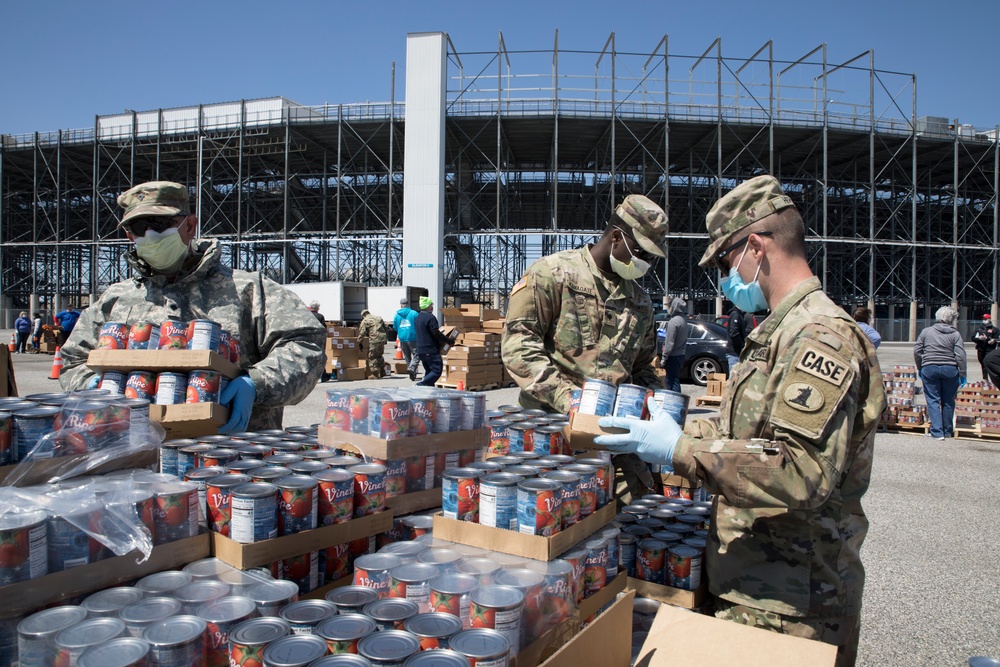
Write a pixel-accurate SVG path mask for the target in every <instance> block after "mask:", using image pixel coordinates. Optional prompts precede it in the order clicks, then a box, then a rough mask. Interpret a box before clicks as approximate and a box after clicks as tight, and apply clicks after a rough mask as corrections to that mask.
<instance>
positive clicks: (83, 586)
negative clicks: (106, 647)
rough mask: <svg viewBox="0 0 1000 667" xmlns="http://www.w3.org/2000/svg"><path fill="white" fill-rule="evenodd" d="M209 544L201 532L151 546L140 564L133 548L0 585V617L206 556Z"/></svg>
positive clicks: (137, 553) (207, 537) (34, 608)
mask: <svg viewBox="0 0 1000 667" xmlns="http://www.w3.org/2000/svg"><path fill="white" fill-rule="evenodd" d="M209 547H210V543H209V535H208V534H207V533H203V534H201V535H197V536H195V537H189V538H186V539H183V540H177V541H175V542H170V543H168V544H163V545H160V546H158V547H153V553H152V554H151V555H150V557H149V560H147V561H146V562H144V563H137V562H136V561H137V560H138V559H139V558H140V557H141V555H140V554H139V552H137V551H133V552H132V553H128V554H125V555H124V556H115V557H114V558H106V559H105V560H102V561H98V562H96V563H91V564H89V565H81V566H80V567H74V568H71V569H69V570H63V571H62V572H55V573H53V574H48V575H45V576H44V577H38V578H37V579H30V580H28V581H23V582H20V583H17V584H10V585H9V586H3V587H0V599H2V600H3V601H4V602H3V609H2V610H0V616H2V617H10V616H20V615H22V614H28V613H30V612H32V611H34V610H36V609H38V608H40V607H44V606H48V605H52V604H55V603H57V602H61V601H63V600H66V599H68V598H73V597H76V596H78V595H85V594H87V593H92V592H94V591H99V590H102V589H105V588H110V587H112V586H116V585H118V584H121V583H123V582H126V581H130V580H132V579H138V578H139V577H144V576H146V575H147V574H152V573H153V572H160V571H161V570H170V569H173V568H180V567H183V566H184V565H187V564H188V563H190V562H192V561H196V560H199V559H201V558H207V557H208V555H209Z"/></svg>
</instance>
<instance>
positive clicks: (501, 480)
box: [479, 472, 524, 530]
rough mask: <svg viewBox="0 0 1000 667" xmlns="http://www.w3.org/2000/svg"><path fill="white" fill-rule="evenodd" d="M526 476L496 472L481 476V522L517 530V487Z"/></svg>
mask: <svg viewBox="0 0 1000 667" xmlns="http://www.w3.org/2000/svg"><path fill="white" fill-rule="evenodd" d="M522 481H524V477H522V476H520V475H514V474H511V473H507V472H496V473H491V474H488V475H484V476H482V477H480V478H479V523H481V524H482V525H484V526H490V527H492V528H503V529H505V530H517V529H518V527H517V526H518V524H517V488H518V484H519V483H521V482H522Z"/></svg>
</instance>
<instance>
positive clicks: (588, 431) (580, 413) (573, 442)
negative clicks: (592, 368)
mask: <svg viewBox="0 0 1000 667" xmlns="http://www.w3.org/2000/svg"><path fill="white" fill-rule="evenodd" d="M650 398H652V399H653V401H654V402H655V405H656V406H657V409H660V410H667V411H668V412H669V413H670V415H671V416H672V417H673V418H674V419H675V420H676V421H677V423H678V424H680V425H681V426H682V427H683V425H684V420H685V419H686V418H687V411H688V402H689V397H688V396H687V395H685V394H682V393H680V392H676V391H669V390H667V389H650V388H648V387H641V386H639V385H633V384H623V385H620V386H615V385H613V384H611V383H610V382H605V381H603V380H587V381H586V382H584V384H583V388H582V389H575V390H573V391H572V392H571V393H570V410H569V412H570V414H569V417H570V421H569V427H568V428H566V429H565V438H566V440H567V442H568V445H569V446H570V447H572V448H573V449H574V450H581V449H595V450H601V449H604V448H603V447H601V446H600V445H598V444H596V443H595V442H594V438H595V437H597V436H600V435H607V434H614V433H624V431H623V430H622V429H618V428H610V429H606V428H603V427H602V426H601V425H600V424H599V423H598V422H599V421H600V420H601V418H603V417H624V418H626V419H649V418H650V412H649V402H648V401H649V399H650Z"/></svg>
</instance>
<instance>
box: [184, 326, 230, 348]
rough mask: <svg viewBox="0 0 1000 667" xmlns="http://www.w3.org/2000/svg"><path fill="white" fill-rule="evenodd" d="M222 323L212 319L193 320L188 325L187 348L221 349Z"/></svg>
mask: <svg viewBox="0 0 1000 667" xmlns="http://www.w3.org/2000/svg"><path fill="white" fill-rule="evenodd" d="M221 334H222V325H221V324H219V323H218V322H213V321H212V320H191V321H190V322H188V325H187V332H186V336H187V346H186V347H187V349H188V350H210V351H212V352H215V351H216V350H218V349H219V336H220V335H221Z"/></svg>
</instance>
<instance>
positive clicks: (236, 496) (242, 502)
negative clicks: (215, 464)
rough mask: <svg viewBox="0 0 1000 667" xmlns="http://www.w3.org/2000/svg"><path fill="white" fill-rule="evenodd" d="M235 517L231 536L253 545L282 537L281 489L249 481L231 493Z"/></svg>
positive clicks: (264, 483)
mask: <svg viewBox="0 0 1000 667" xmlns="http://www.w3.org/2000/svg"><path fill="white" fill-rule="evenodd" d="M230 504H231V506H232V510H231V512H232V518H231V521H230V525H229V537H230V538H231V539H232V540H233V541H235V542H241V543H243V544H249V543H252V542H260V541H262V540H268V539H271V538H272V537H277V536H278V489H277V487H276V486H274V485H273V484H268V483H266V482H249V483H247V484H241V485H239V486H237V487H234V488H233V489H232V491H230Z"/></svg>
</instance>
